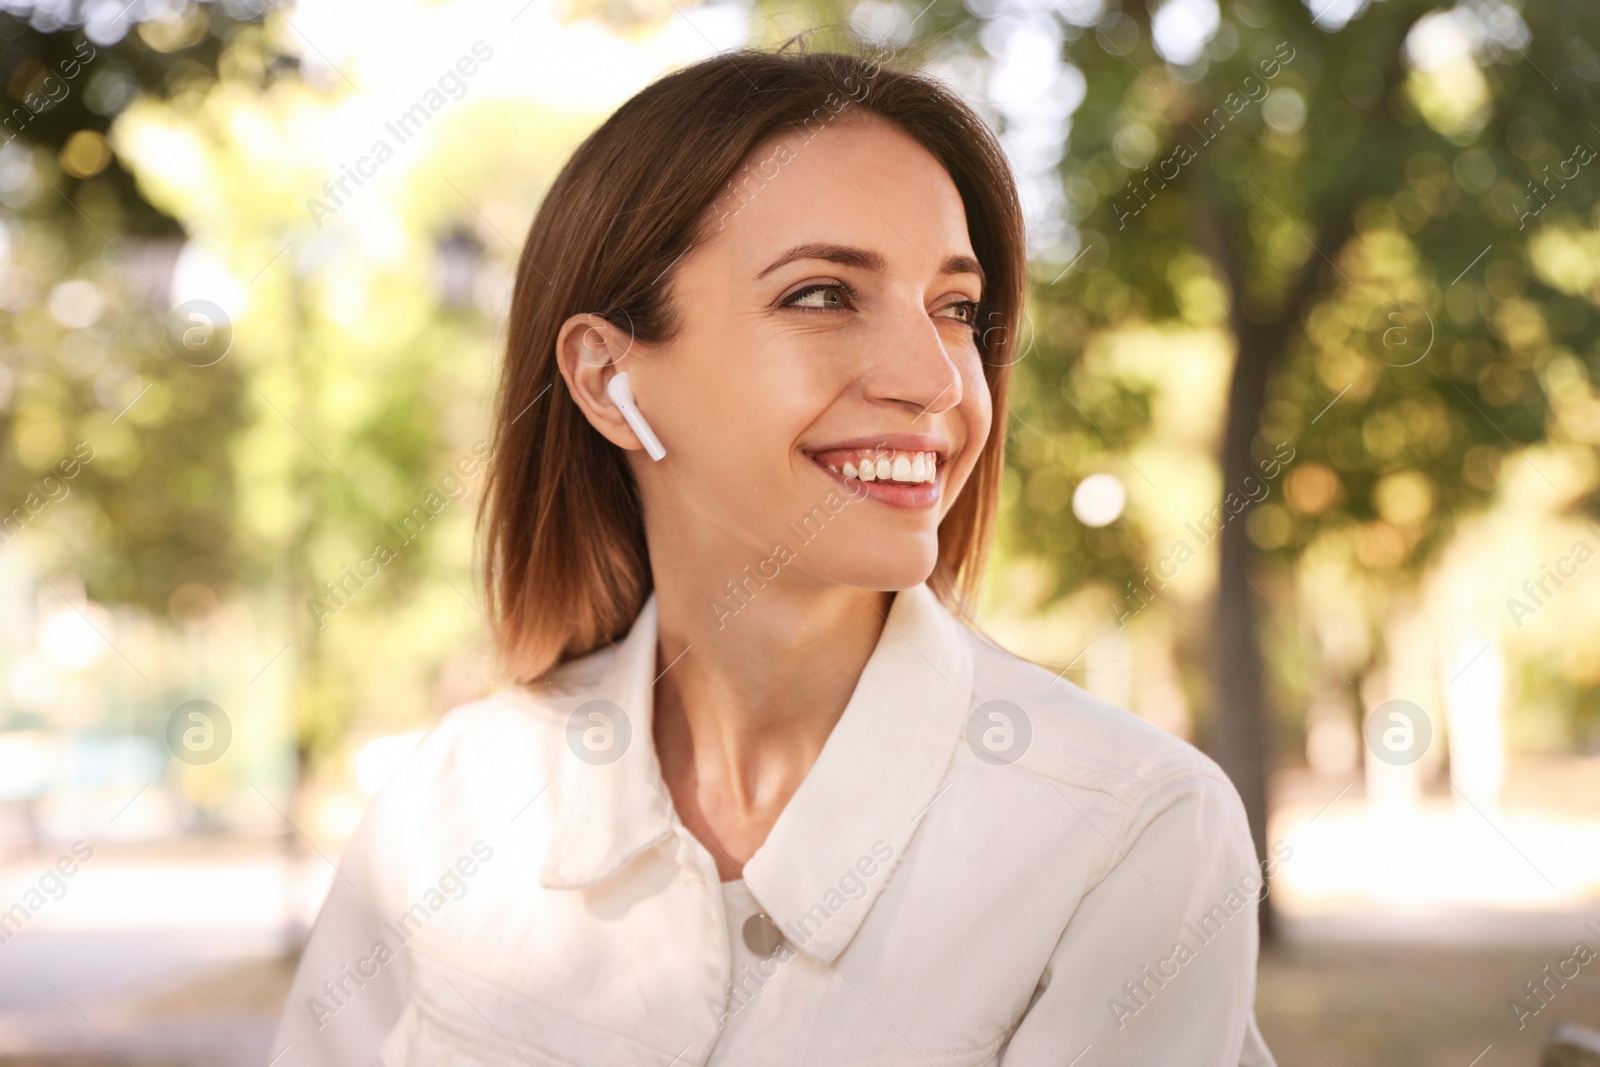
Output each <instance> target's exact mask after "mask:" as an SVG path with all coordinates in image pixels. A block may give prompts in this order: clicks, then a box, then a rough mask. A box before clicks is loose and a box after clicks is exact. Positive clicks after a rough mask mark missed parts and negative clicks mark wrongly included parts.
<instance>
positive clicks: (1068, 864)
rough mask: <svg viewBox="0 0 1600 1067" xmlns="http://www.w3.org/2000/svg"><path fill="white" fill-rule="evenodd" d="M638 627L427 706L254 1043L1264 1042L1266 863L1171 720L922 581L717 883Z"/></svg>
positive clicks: (981, 1058) (762, 1050)
mask: <svg viewBox="0 0 1600 1067" xmlns="http://www.w3.org/2000/svg"><path fill="white" fill-rule="evenodd" d="M656 638H657V616H656V601H655V597H654V595H652V596H651V598H650V599H649V600H648V601H647V602H646V604H645V606H644V608H643V609H642V610H641V612H640V614H639V616H638V618H637V620H636V621H635V623H634V624H633V626H632V628H631V629H630V631H629V632H628V634H627V636H626V637H625V638H624V639H622V640H621V641H618V642H617V643H616V644H614V645H611V646H608V647H607V648H604V649H600V650H598V651H595V652H593V653H590V654H589V655H586V656H583V657H581V658H578V659H575V660H572V661H570V662H568V663H566V664H563V665H562V666H561V667H559V668H557V669H556V670H554V671H552V672H551V673H550V677H549V682H548V684H543V685H535V686H530V687H515V688H511V689H507V690H504V691H502V692H500V693H497V694H495V695H492V696H489V697H486V698H484V699H482V700H478V701H476V702H473V703H471V704H466V705H463V706H461V707H458V708H455V709H454V710H452V711H451V712H450V713H449V714H447V715H446V716H445V717H444V718H443V719H442V720H441V722H440V723H439V725H438V726H437V727H436V728H435V729H434V730H432V731H431V732H430V733H429V735H428V736H427V737H426V738H425V739H424V740H423V741H422V742H421V744H420V745H419V746H418V747H417V749H416V750H415V751H414V752H413V753H412V755H411V756H410V757H409V759H408V760H407V761H406V762H405V763H404V764H403V765H402V766H401V767H400V769H399V770H397V771H396V772H395V774H394V775H393V777H392V778H391V779H390V780H389V782H388V783H387V784H386V785H385V786H384V788H383V789H382V790H381V791H380V792H379V793H378V795H377V796H376V797H375V798H374V799H373V801H372V804H371V806H370V807H369V809H368V811H367V813H366V815H365V817H364V818H363V820H362V822H361V825H360V826H359V827H358V829H357V831H356V833H355V835H354V837H353V838H352V839H351V841H350V844H349V845H348V847H347V848H346V851H345V855H344V858H343V860H342V861H341V863H340V865H339V870H338V872H337V875H336V877H335V878H334V880H333V887H332V889H331V890H330V892H329V895H328V898H327V901H326V902H325V903H324V905H323V908H322V911H321V914H320V915H319V916H318V918H317V922H316V924H315V926H314V927H313V929H312V931H311V936H310V938H309V941H308V943H307V945H306V950H305V954H304V956H303V958H302V960H301V962H300V966H299V969H298V971H297V972H296V975H295V979H294V982H293V985H292V988H291V990H290V994H289V998H288V1001H287V1002H286V1004H285V1007H284V1012H283V1017H282V1021H281V1022H280V1024H279V1027H278V1032H277V1035H276V1037H275V1041H274V1045H273V1048H272V1055H273V1056H276V1057H278V1058H277V1059H275V1060H274V1061H273V1064H274V1067H297V1065H306V1067H311V1065H328V1067H333V1065H339V1067H349V1065H352V1064H383V1065H385V1067H402V1065H406V1067H410V1065H417V1067H420V1065H424V1064H426V1065H429V1067H435V1065H438V1064H454V1065H457V1067H490V1065H496V1067H498V1065H519V1064H520V1065H530V1064H531V1065H535V1067H547V1065H580V1064H581V1065H589V1064H600V1065H607V1067H610V1065H616V1067H634V1065H637V1067H645V1065H651V1067H684V1065H691V1064H719V1065H721V1064H726V1065H738V1067H790V1065H794V1067H799V1065H827V1067H890V1065H901V1064H904V1065H908V1067H909V1065H915V1064H937V1065H939V1067H968V1065H973V1067H976V1065H990V1064H995V1065H1000V1067H1066V1065H1068V1064H1071V1065H1072V1067H1150V1065H1153V1064H1161V1065H1166V1067H1171V1065H1193V1067H1236V1065H1239V1067H1275V1064H1274V1061H1273V1058H1272V1056H1271V1054H1270V1052H1268V1050H1267V1048H1266V1046H1265V1044H1264V1043H1263V1041H1262V1040H1261V1035H1260V1032H1259V1031H1258V1029H1257V1027H1256V1021H1255V1014H1254V1001H1255V993H1254V982H1255V976H1256V952H1257V926H1256V910H1257V900H1258V898H1259V895H1260V893H1261V892H1262V888H1261V886H1262V879H1261V874H1262V871H1261V866H1260V864H1259V863H1258V862H1257V859H1256V856H1255V853H1254V850H1253V847H1252V845H1251V841H1250V835H1249V831H1248V829H1247V824H1246V821H1245V814H1244V810H1243V808H1242V806H1241V804H1240V802H1239V797H1238V794H1237V793H1236V792H1235V790H1234V788H1233V786H1232V785H1231V784H1230V783H1229V781H1228V779H1227V778H1226V777H1225V776H1224V775H1223V773H1222V772H1221V770H1220V769H1219V768H1218V767H1217V766H1216V764H1215V763H1213V762H1212V761H1211V760H1210V759H1208V758H1207V757H1206V756H1204V755H1203V754H1201V753H1200V752H1199V751H1198V750H1196V749H1195V748H1194V747H1193V746H1191V745H1189V744H1188V743H1187V742H1184V741H1182V740H1181V739H1178V738H1175V737H1173V736H1171V735H1170V734H1167V733H1165V732H1164V731H1162V730H1160V729H1159V728H1157V727H1155V726H1153V725H1151V724H1149V723H1147V722H1145V721H1144V720H1142V719H1140V718H1138V717H1137V716H1135V715H1133V714H1132V713H1130V712H1128V711H1125V710H1122V709H1120V708H1117V707H1115V706H1113V705H1111V704H1108V703H1106V702H1105V701H1102V700H1100V699H1097V698H1096V697H1094V696H1091V695H1090V694H1088V693H1086V692H1084V691H1083V690H1082V689H1079V688H1078V687H1076V686H1074V685H1072V684H1071V683H1069V682H1067V681H1065V680H1063V679H1060V678H1056V677H1054V676H1053V675H1052V674H1051V672H1049V671H1047V670H1045V669H1043V668H1041V667H1038V666H1036V665H1034V664H1031V663H1028V662H1027V661H1025V660H1022V659H1020V658H1018V657H1016V656H1013V655H1011V654H1010V653H1007V652H1005V651H1004V650H1002V649H1000V648H998V647H996V646H995V645H993V644H992V643H990V642H989V641H987V640H986V639H985V638H983V637H982V636H981V635H978V634H977V633H975V632H974V631H972V630H971V629H969V628H968V627H966V626H965V625H963V624H962V623H961V622H960V621H959V620H958V619H956V618H955V617H954V616H953V615H952V614H951V613H950V612H949V611H947V610H946V609H945V608H944V606H943V605H942V604H941V603H940V602H939V601H938V599H937V598H936V597H935V596H934V594H933V593H932V592H931V591H930V590H929V589H928V588H927V586H926V585H925V584H924V585H919V586H916V587H913V588H911V589H906V590H902V591H900V592H899V593H897V594H896V595H895V597H894V600H893V602H892V605H891V608H890V611H889V614H888V617H887V620H886V623H885V625H884V627H883V631H882V634H881V636H880V638H879V640H878V643H877V645H876V647H875V648H874V650H873V653H872V656H871V658H870V659H869V660H868V661H867V664H866V666H865V668H864V669H863V671H862V674H861V677H860V679H859V680H858V682H857V685H856V688H855V691H854V692H853V694H852V696H851V698H850V701H849V703H848V705H847V706H846V708H845V710H844V713H843V714H842V715H841V717H840V718H839V720H838V722H837V723H836V724H835V726H834V728H833V731H832V732H831V733H830V734H829V736H828V739H827V741H826V743H825V744H824V746H823V748H822V751H821V752H820V753H819V755H818V757H817V760H816V762H815V764H814V765H813V766H812V768H811V770H810V771H809V773H808V774H807V775H806V777H805V778H804V780H803V781H802V782H801V784H800V786H799V788H798V789H797V790H796V791H795V793H794V796H793V797H792V798H791V799H790V801H789V803H788V805H787V806H786V807H785V808H784V809H783V811H782V813H781V814H780V815H779V817H778V819H777V821H776V822H775V823H774V824H773V827H772V829H771V832H770V833H769V835H768V837H767V839H766V841H765V842H764V843H763V844H762V846H761V847H760V848H759V849H758V850H757V851H756V852H755V854H754V855H753V856H752V857H751V858H750V860H749V861H748V862H747V863H746V864H745V866H744V869H743V877H742V878H741V879H739V880H737V881H732V882H726V883H724V882H721V881H720V880H719V877H718V874H717V866H716V862H715V860H714V858H713V856H712V855H711V853H710V852H709V851H708V850H707V848H706V847H705V846H704V845H703V844H701V843H700V841H699V840H698V839H697V838H696V837H695V836H694V834H693V833H691V832H690V830H689V829H688V828H687V827H686V826H685V825H684V823H683V821H682V820H681V818H680V817H679V816H678V814H677V812H676V810H675V808H674V806H673V803H672V800H671V797H670V794H669V793H668V791H667V789H666V785H665V783H664V781H663V779H662V776H661V769H660V765H659V763H658V762H657V759H656V754H655V749H654V745H653V742H652V733H651V712H652V698H653V681H654V679H655V677H656V674H657V673H658V668H657V663H656ZM755 915H761V916H765V919H764V920H760V921H758V922H757V923H755V925H754V926H751V917H752V916H755ZM747 931H748V936H747ZM763 951H764V952H768V954H766V955H762V954H760V952H763Z"/></svg>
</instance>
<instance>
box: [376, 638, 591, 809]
mask: <svg viewBox="0 0 1600 1067" xmlns="http://www.w3.org/2000/svg"><path fill="white" fill-rule="evenodd" d="M613 655H615V650H614V649H613V648H610V647H608V648H605V649H601V650H598V651H596V652H592V653H590V654H589V655H587V656H583V657H581V658H578V659H575V660H571V661H569V662H567V663H565V664H562V665H561V666H560V667H557V668H555V669H554V670H552V671H551V672H550V673H549V676H548V681H547V682H545V683H541V684H537V685H512V686H506V687H503V688H501V689H498V690H496V691H494V692H492V693H489V694H487V695H485V696H482V697H479V698H478V699H476V700H471V701H468V702H466V703H463V704H458V705H456V706H454V707H452V708H451V709H450V710H449V711H447V712H445V714H444V715H443V716H442V717H441V718H440V719H439V721H438V723H436V724H435V725H434V727H433V728H432V729H431V730H429V731H428V732H427V734H426V735H424V736H423V738H422V740H421V741H419V742H418V743H417V746H416V748H415V749H413V750H412V752H411V753H410V755H409V756H407V758H406V759H405V760H404V761H403V762H402V763H401V765H400V766H399V767H398V768H397V769H396V771H395V772H394V774H393V775H392V776H391V777H390V778H389V780H388V781H387V782H386V783H385V784H384V786H383V788H382V789H381V790H380V791H379V793H378V795H377V796H376V797H375V798H374V799H373V809H374V811H377V812H380V813H383V814H384V815H385V816H386V817H388V818H395V819H404V818H416V817H419V816H421V817H423V818H425V819H426V820H427V821H428V822H431V823H437V822H440V821H442V820H444V819H446V818H447V817H448V816H449V815H451V814H455V813H460V812H462V811H464V810H467V809H482V808H484V807H486V806H488V807H493V808H495V809H498V808H499V807H501V806H504V805H505V804H513V808H512V809H511V810H512V811H514V810H516V804H520V803H526V802H527V801H528V799H529V797H528V796H521V794H522V793H524V792H526V793H528V794H530V795H531V794H532V793H533V792H534V791H535V790H537V789H539V788H540V787H541V786H543V785H545V784H548V783H550V782H551V781H553V779H554V778H555V777H556V776H557V775H558V773H559V769H560V765H561V760H562V755H563V752H564V751H565V745H566V732H567V723H568V719H569V718H570V716H571V713H572V710H573V708H575V707H577V706H578V705H579V704H581V703H582V702H583V701H584V700H585V699H587V698H589V697H591V696H593V695H594V693H595V690H596V687H597V683H598V682H599V681H600V679H601V678H602V676H603V675H604V672H605V669H606V667H607V665H608V664H609V662H610V658H611V657H612V656H613ZM519 796H520V801H519V800H518V798H519ZM513 802H515V803H513ZM478 813H479V814H488V812H478ZM510 813H511V812H510V811H508V812H507V814H508V815H509V814H510Z"/></svg>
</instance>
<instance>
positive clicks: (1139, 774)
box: [273, 51, 1272, 1067]
mask: <svg viewBox="0 0 1600 1067" xmlns="http://www.w3.org/2000/svg"><path fill="white" fill-rule="evenodd" d="M1023 247H1024V246H1023V232H1022V225H1021V221H1020V212H1019V209H1018V204H1017V196H1016V192H1015V186H1014V183H1013V179H1012V177H1011V174H1010V172H1009V171H1008V169H1007V166H1006V164H1005V161H1004V159H1003V157H1002V155H1001V153H1000V150H999V148H998V147H997V144H996V141H995V139H994V137H993V136H992V135H991V133H990V132H989V131H988V130H987V129H986V128H985V127H984V125H983V123H982V122H981V121H980V120H979V119H978V118H977V117H976V116H975V115H974V114H973V113H972V112H971V111H970V110H969V109H968V108H967V107H966V106H964V105H963V104H962V103H960V102H959V101H958V100H956V99H955V98H954V97H953V96H952V95H950V94H949V93H948V92H947V91H946V90H945V89H944V88H942V87H940V86H939V85H937V84H936V83H934V82H932V81H930V80H926V79H924V78H922V77H919V76H916V75H914V74H912V73H908V72H903V71H899V70H895V69H892V68H891V67H890V66H888V65H885V64H882V63H879V62H876V61H874V60H871V59H867V58H863V57H857V56H847V55H836V54H804V53H793V52H786V51H780V52H779V53H778V54H765V53H760V52H753V51H740V52H734V53H730V54H724V55H721V56H718V57H716V58H713V59H710V60H707V61H705V62H702V63H699V64H696V65H694V66H692V67H689V68H687V69H685V70H682V71H679V72H677V73H675V74H673V75H671V76H669V77H666V78H663V79H661V80H660V81H658V82H656V83H655V84H653V85H651V86H649V87H648V88H646V89H645V90H644V91H642V92H641V93H639V94H638V95H637V96H635V97H634V98H633V99H631V100H629V101H628V102H627V103H626V104H624V105H623V106H622V108H621V109H619V110H618V111H617V113H616V114H615V115H613V116H612V117H611V118H610V119H609V120H608V121H607V122H606V123H605V124H604V125H603V126H602V127H601V128H600V129H599V130H597V131H596V132H595V133H594V134H593V135H592V136H591V137H590V138H589V139H588V140H587V141H585V142H584V144H583V145H582V146H581V147H580V148H579V149H578V151H577V153H576V154H575V155H574V156H573V158H572V160H571V161H570V162H569V163H568V164H567V166H566V168H565V169H564V170H563V172H562V173H561V175H560V176H559V178H558V179H557V180H556V182H555V184H554V185H553V186H552V188H551V189H550V191H549V193H548V195H547V196H546V198H545V200H544V203H543V205H542V207H541V208H540V210H539V213H538V217H537V218H536V219H535V220H534V223H533V227H532V230H531V232H530V234H529V237H528V242H527V246H526V248H525V250H524V252H523V256H522V260H521V264H520V269H519V274H518V277H517V280H516V287H515V292H514V296H513V303H512V308H511V325H510V334H509V344H508V351H507V356H506V366H505V373H504V377H503V380H502V386H501V394H500V398H499V403H498V409H497V415H496V427H495V438H494V441H495V448H494V453H493V455H494V461H493V464H492V471H491V474H490V477H489V482H488V485H487V488H486V493H485V499H484V510H483V511H482V512H480V520H481V521H482V525H483V529H484V531H485V533H486V543H487V566H486V568H485V569H486V574H487V588H488V593H489V604H490V617H491V621H492V624H493V626H494V629H495V633H496V634H497V636H498V639H499V642H500V645H501V650H502V652H503V653H504V655H505V659H506V661H507V663H508V665H509V666H510V668H511V670H512V672H513V674H514V676H515V678H516V680H517V683H518V684H516V685H514V686H512V687H510V688H508V689H505V690H504V691H502V692H499V693H497V694H495V695H493V696H490V697H488V698H485V699H483V700H480V701H477V702H475V703H472V704H469V705H466V706H463V707H459V708H456V709H454V710H453V711H451V712H450V713H449V714H448V715H447V716H446V717H445V718H444V720H443V721H442V722H441V723H440V724H439V726H438V727H437V728H436V729H435V730H434V731H433V732H432V733H431V734H430V735H429V737H428V738H427V739H426V740H425V741H424V742H423V743H422V744H421V746H420V747H419V748H418V749H417V751H416V752H415V753H414V754H413V755H412V756H411V757H410V759H409V760H408V761H407V762H406V763H405V765H404V766H403V767H402V768H401V769H400V770H399V771H398V772H396V774H395V776H394V777H393V779H392V780H391V781H390V782H389V783H388V784H387V785H386V786H385V787H384V789H383V790H382V792H381V793H380V794H379V796H378V797H377V798H376V799H375V800H374V802H373V805H372V807H371V810H370V811H369V812H368V813H367V816H366V818H365V819H364V821H363V823H362V825H361V827H360V829H359V830H358V832H357V834H356V835H355V837H354V839H353V840H352V842H351V844H350V846H349V848H348V850H347V852H346V856H345V859H344V862H343V864H342V865H341V868H340V871H339V876H338V877H337V878H336V879H335V880H334V885H333V889H332V891H331V893H330V895H329V898H328V901H327V903H326V904H325V905H324V907H323V911H322V914H321V916H320V917H319V919H318V921H317V924H316V927H315V929H314V930H313V932H312V935H311V938H310V942H309V944H308V946H307V949H306V953H305V957H304V958H303V960H302V961H301V964H300V968H299V971H298V973H297V976H296V979H295V982H294V987H293V989H292V991H291V993H290V996H289V1000H288V1004H287V1006H286V1008H285V1012H284V1016H283V1021H282V1024H281V1026H280V1029H279V1033H278V1036H277V1040H276V1043H275V1045H274V1048H273V1054H274V1055H276V1056H279V1057H281V1058H280V1059H278V1060H276V1061H274V1062H275V1064H279V1065H281V1067H292V1065H295V1064H341V1065H347V1064H355V1063H383V1064H388V1065H399V1064H441V1063H451V1064H457V1065H462V1064H472V1065H487V1064H517V1063H526V1064H538V1065H544V1064H604V1065H614V1064H624V1065H625V1064H640V1065H643V1064H654V1065H659V1067H665V1065H668V1064H674V1065H676V1064H707V1063H716V1064H739V1065H748V1064H826V1065H830V1067H837V1065H842V1064H863V1065H864V1064H901V1063H904V1064H913V1063H937V1064H940V1065H947V1067H963V1065H968V1064H973V1065H976V1064H995V1063H998V1064H1004V1065H1007V1067H1031V1065H1041V1067H1042V1065H1046V1064H1050V1065H1056V1067H1064V1065H1066V1064H1068V1063H1072V1064H1078V1065H1081V1067H1096V1065H1129V1067H1131V1065H1135V1064H1138V1065H1147V1064H1152V1063H1161V1064H1175V1063H1182V1064H1196V1065H1202V1064H1204V1065H1217V1067H1235V1065H1236V1064H1241V1063H1245V1064H1271V1063H1272V1058H1271V1056H1270V1054H1269V1053H1268V1052H1267V1050H1266V1048H1265V1046H1264V1045H1263V1043H1262V1041H1261V1038H1260V1035H1259V1032H1258V1031H1257V1029H1256V1025H1255V1019H1254V1013H1253V1004H1254V986H1253V984H1252V983H1253V980H1254V976H1255V957H1256V948H1257V928H1256V900H1257V895H1258V894H1259V893H1260V892H1261V891H1262V888H1263V884H1264V880H1263V877H1262V871H1261V869H1260V866H1259V865H1258V863H1257V859H1256V856H1255V853H1254V850H1253V848H1252V845H1251V841H1250V836H1249V832H1248V830H1247V828H1246V822H1245V817H1244V812H1243V810H1242V807H1241V805H1240V802H1239V799H1238V796H1237V794H1236V793H1235V791H1234V790H1233V788H1232V786H1231V785H1230V784H1229V782H1228V780H1227V779H1226V778H1225V777H1224V776H1223V774H1222V773H1221V771H1220V770H1219V769H1218V768H1217V767H1216V765H1215V764H1214V763H1212V762H1211V761H1210V760H1209V759H1207V758H1206V757H1204V756H1203V755H1201V754H1200V753H1199V752H1197V751H1196V750H1195V749H1194V748H1192V747H1191V746H1189V745H1187V744H1186V743H1184V742H1182V741H1181V740H1178V739H1175V738H1173V737H1171V736H1170V735H1168V734H1166V733H1164V732H1162V731H1160V730H1158V729H1156V728H1154V727H1152V726H1150V725H1148V724H1146V723H1145V722H1143V721H1142V720H1140V719H1138V718H1137V717H1135V716H1133V715H1131V714H1129V713H1128V712H1126V711H1123V710H1120V709H1118V708H1115V707H1112V706H1110V705H1108V704H1106V703H1104V702H1102V701H1099V700H1097V699H1095V698H1094V697H1092V696H1090V695H1088V694H1087V693H1085V692H1083V691H1082V690H1080V689H1078V688H1076V687H1075V686H1073V685H1072V684H1070V683H1069V682H1066V681H1064V680H1061V679H1059V678H1057V677H1053V676H1052V674H1051V672H1049V671H1047V670H1044V669H1042V668H1040V667H1037V666H1035V665H1033V664H1030V663H1028V662H1025V661H1023V660H1021V659H1018V658H1017V657H1015V656H1012V655H1010V654H1008V653H1006V652H1005V651H1003V650H1001V649H999V648H997V647H995V646H994V645H992V644H990V643H989V642H987V641H986V640H984V639H983V638H981V637H980V636H979V635H977V634H976V633H975V632H974V631H973V630H972V629H971V628H970V627H969V626H968V625H967V623H966V622H965V621H964V620H966V619H969V618H970V616H971V606H972V603H973V599H974V597H975V595H976V592H977V584H978V580H979V577H980V573H981V570H982V563H983V559H984V555H985V552H986V549H987V546H988V544H989V541H990V533H991V529H992V525H993V522H994V514H995V507H996V500H997V492H998V486H999V479H1000V476H1001V471H1002V466H1003V462H1002V461H1003V457H1002V448H1003V445H1004V436H1005V435H1004V423H1005V418H1004V416H1005V402H1006V383H1007V380H1008V376H1009V365H1010V363H1011V362H1013V361H1014V360H1015V359H1016V358H1017V356H1016V354H1015V353H1014V352H1013V351H1012V344H1011V341H1012V337H1013V334H1012V327H1013V325H1014V323H1015V322H1016V318H1017V315H1018V313H1019V307H1020V303H1021V299H1022V287H1023V284H1024V273H1023V271H1024V259H1023ZM624 373H626V374H627V375H628V378H627V379H625V380H626V381H627V383H628V389H627V390H621V389H620V388H619V382H618V380H617V379H618V376H619V375H621V374H624ZM647 445H648V446H649V449H650V450H649V451H648V452H647V451H646V446H647ZM657 445H659V446H661V447H660V448H657V447H656V446H657Z"/></svg>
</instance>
